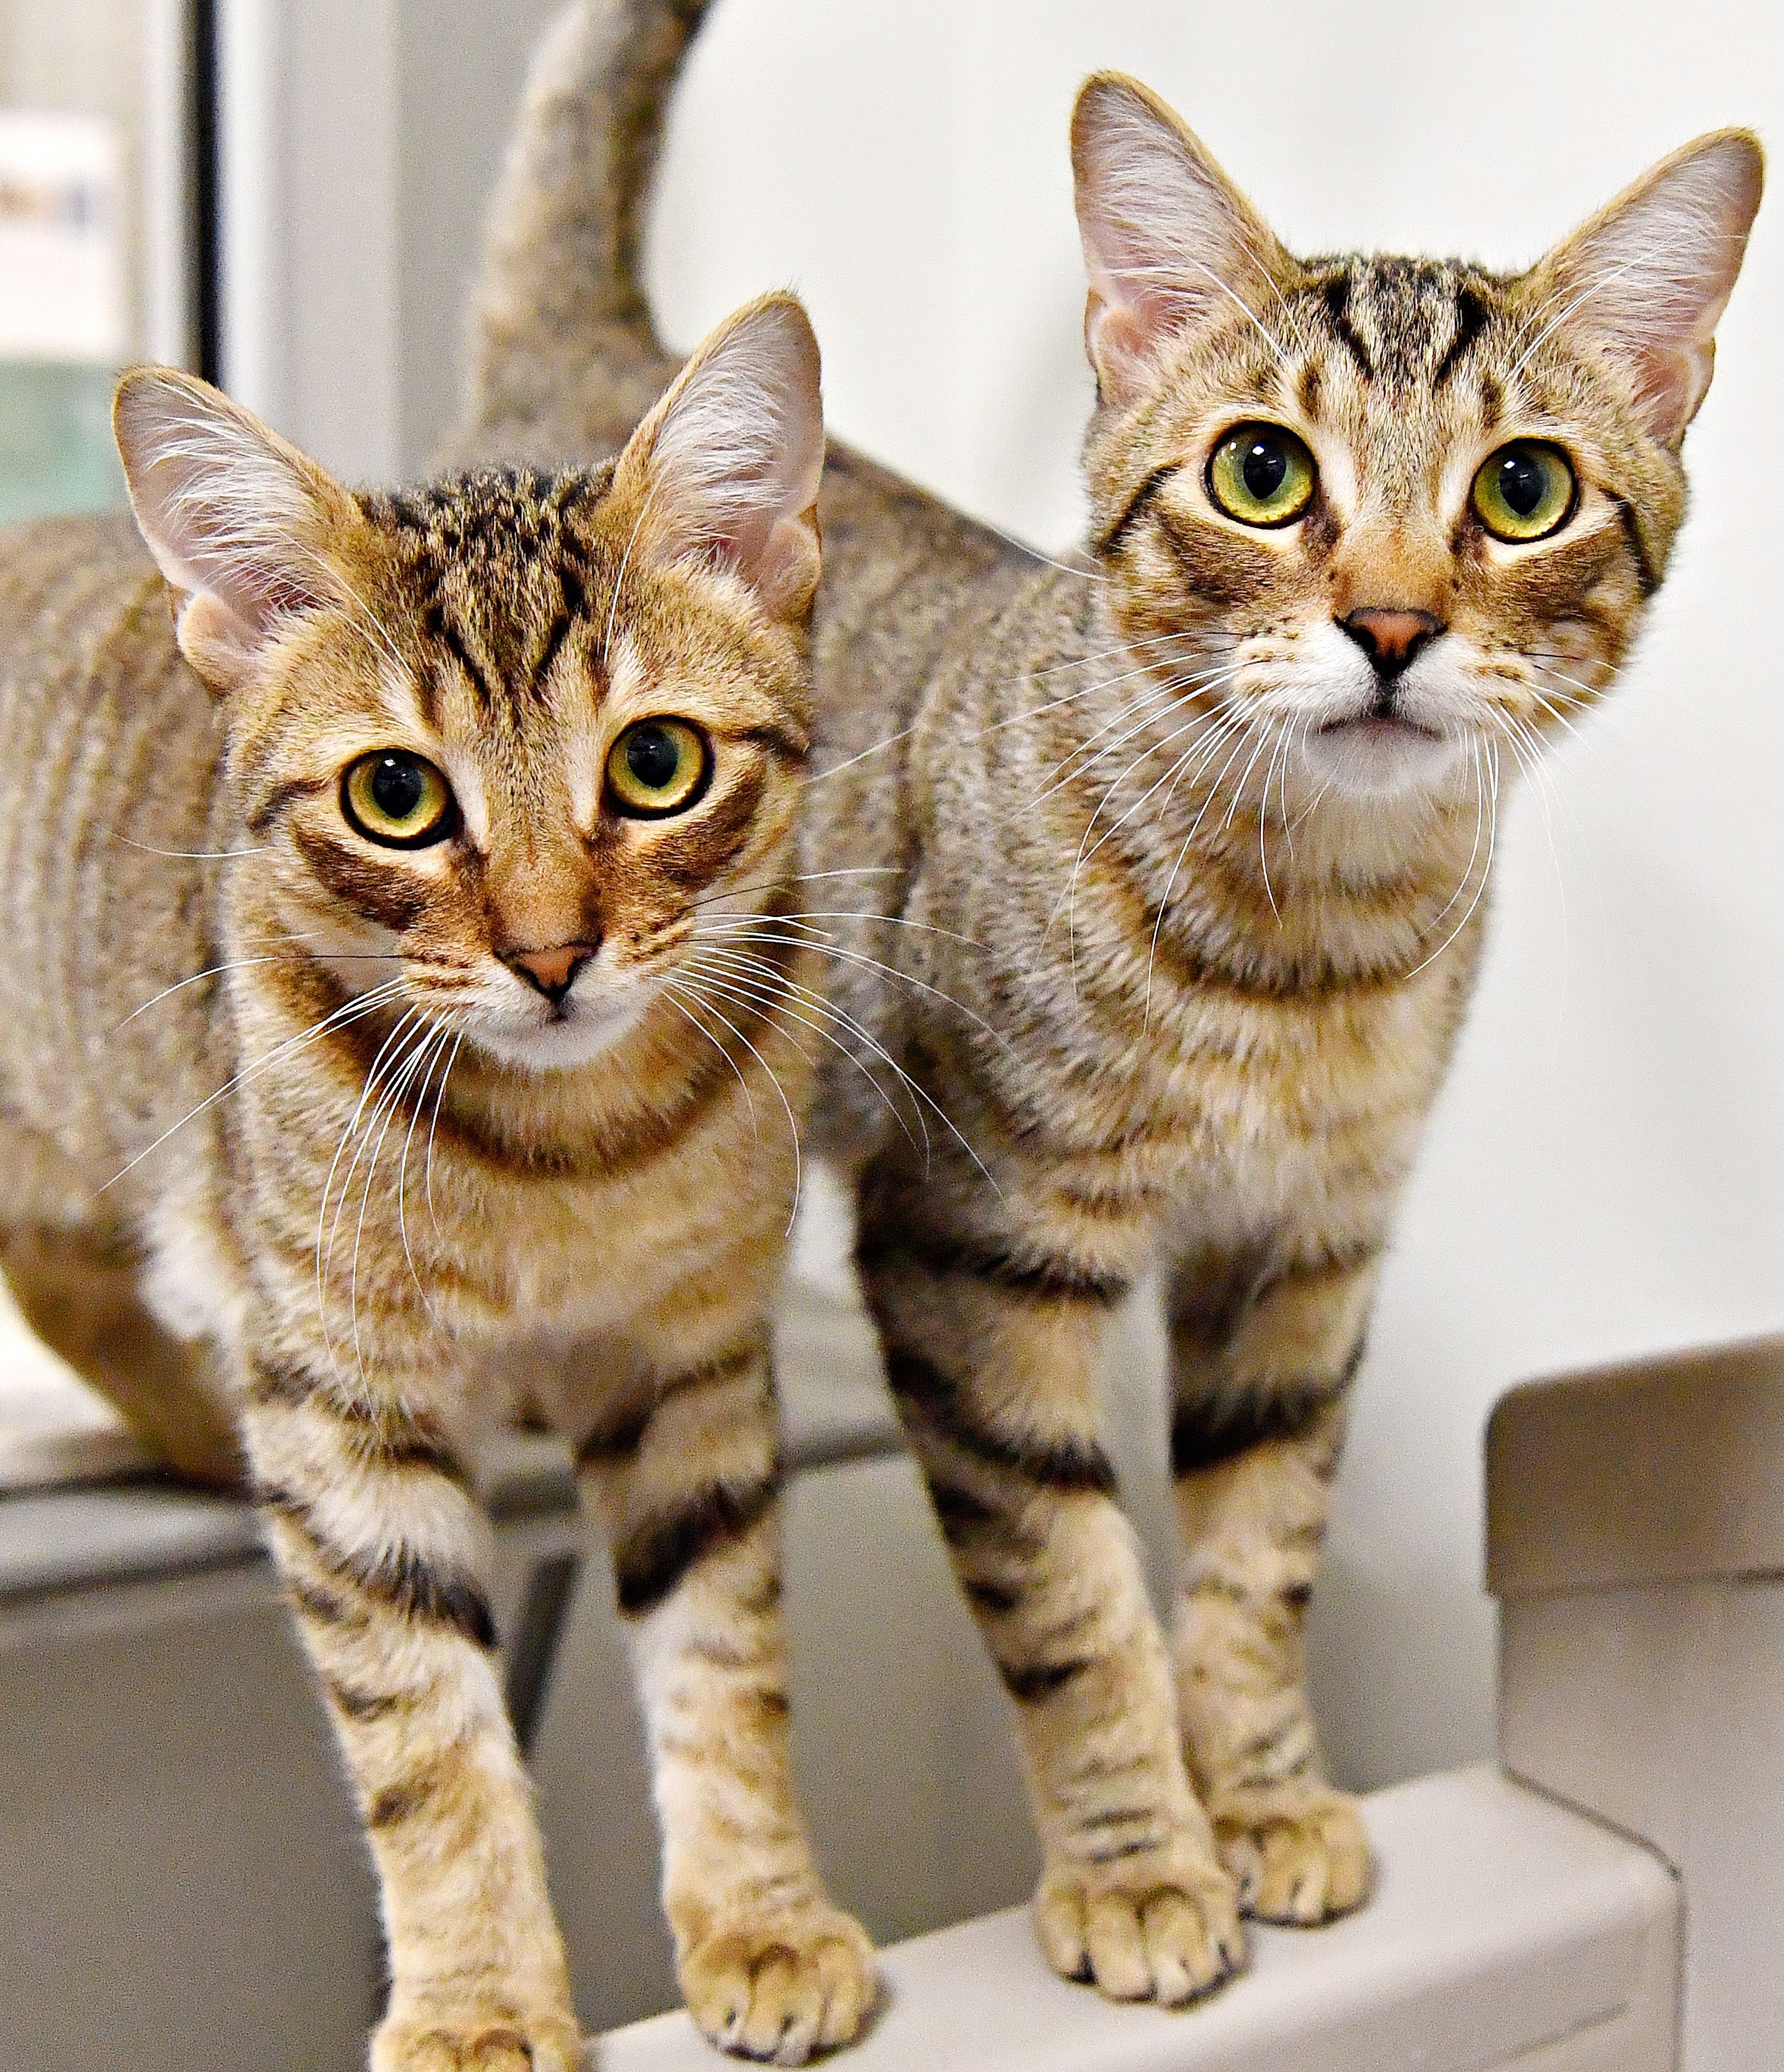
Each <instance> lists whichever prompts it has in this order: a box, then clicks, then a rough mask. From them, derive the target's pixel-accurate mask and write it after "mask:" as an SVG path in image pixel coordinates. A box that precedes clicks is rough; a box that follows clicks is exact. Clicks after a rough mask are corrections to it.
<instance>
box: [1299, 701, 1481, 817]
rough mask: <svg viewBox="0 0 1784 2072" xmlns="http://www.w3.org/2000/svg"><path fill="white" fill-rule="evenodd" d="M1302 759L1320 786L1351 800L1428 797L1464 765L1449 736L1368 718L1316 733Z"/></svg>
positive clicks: (1307, 741) (1304, 748) (1458, 746)
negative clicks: (1413, 796)
mask: <svg viewBox="0 0 1784 2072" xmlns="http://www.w3.org/2000/svg"><path fill="white" fill-rule="evenodd" d="M1301 755H1302V758H1303V760H1304V761H1305V763H1306V764H1307V765H1308V767H1309V771H1310V772H1311V774H1312V775H1313V778H1314V779H1315V781H1316V782H1317V783H1318V784H1320V785H1322V786H1325V787H1330V789H1331V790H1332V791H1339V792H1342V793H1345V794H1346V795H1347V796H1350V797H1351V798H1355V799H1394V798H1399V797H1402V796H1405V795H1406V794H1407V793H1408V792H1417V793H1419V794H1420V796H1429V795H1430V794H1431V793H1433V792H1434V791H1439V790H1441V789H1443V788H1445V787H1446V786H1447V785H1448V784H1449V783H1450V782H1451V781H1452V780H1453V777H1454V775H1455V774H1456V771H1457V767H1458V766H1459V765H1461V764H1462V763H1464V761H1465V759H1464V756H1463V752H1462V744H1461V742H1459V741H1457V740H1456V739H1455V738H1454V737H1453V736H1452V735H1449V734H1437V733H1432V732H1429V731H1428V730H1425V729H1424V728H1423V727H1420V726H1414V725H1412V724H1410V723H1408V722H1406V721H1404V720H1398V719H1391V718H1389V719H1377V718H1372V717H1369V716H1368V715H1367V714H1359V716H1358V717H1356V718H1354V719H1350V720H1343V721H1339V722H1337V723H1336V724H1334V725H1331V726H1324V727H1319V728H1316V729H1314V730H1313V731H1312V732H1311V733H1309V734H1308V736H1307V737H1306V739H1305V742H1304V743H1303V744H1302V747H1301Z"/></svg>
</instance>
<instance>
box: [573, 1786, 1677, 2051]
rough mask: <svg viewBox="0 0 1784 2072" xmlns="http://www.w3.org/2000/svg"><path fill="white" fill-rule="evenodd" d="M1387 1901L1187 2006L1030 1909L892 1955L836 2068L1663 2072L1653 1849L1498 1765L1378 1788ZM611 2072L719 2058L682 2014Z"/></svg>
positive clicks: (1256, 1957) (1673, 1944) (1668, 1889)
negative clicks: (1070, 1956) (1043, 1929)
mask: <svg viewBox="0 0 1784 2072" xmlns="http://www.w3.org/2000/svg"><path fill="white" fill-rule="evenodd" d="M1368 1817H1369V1825H1370V1830H1371V1834H1372V1836H1373V1837H1374V1840H1375V1845H1376V1848H1377V1850H1378V1851H1379V1857H1380V1861H1381V1864H1382V1872H1381V1877H1380V1882H1379V1889H1378V1891H1377V1893H1376V1895H1375V1899H1374V1901H1372V1903H1371V1905H1369V1906H1368V1907H1367V1909H1365V1910H1363V1912H1362V1913H1360V1914H1357V1915H1355V1916H1354V1917H1353V1918H1350V1919H1349V1920H1347V1921H1342V1922H1337V1923H1335V1924H1334V1925H1333V1926H1330V1927H1329V1928H1326V1929H1322V1930H1317V1931H1316V1932H1313V1933H1297V1932H1295V1931H1293V1930H1280V1929H1264V1930H1256V1931H1254V1934H1253V1939H1252V1947H1253V1962H1252V1968H1251V1970H1250V1971H1249V1972H1248V1974H1247V1975H1246V1976H1245V1977H1243V1978H1242V1979H1239V1980H1238V1981H1236V1982H1235V1984H1233V1985H1231V1987H1229V1988H1227V1990H1226V1991H1225V1992H1222V1993H1220V1994H1219V1995H1217V1996H1215V1998H1213V1999H1212V2000H1209V2001H1207V2002H1206V2003H1205V2004H1202V2005H1201V2006H1199V2007H1196V2008H1190V2009H1189V2010H1187V2011H1186V2012H1182V2013H1166V2012H1162V2011H1161V2010H1160V2009H1158V2008H1151V2007H1137V2008H1133V2007H1129V2008H1119V2007H1113V2006H1110V2005H1109V2004H1107V2003H1105V2002H1104V2001H1102V2000H1099V1999H1098V1998H1097V1996H1095V1994H1094V1993H1093V1992H1091V1991H1089V1990H1088V1989H1087V1988H1084V1987H1081V1986H1069V1985H1067V1984H1063V1983H1062V1982H1061V1981H1060V1980H1058V1979H1056V1978H1054V1976H1053V1975H1052V1974H1051V1973H1050V1971H1048V1970H1047V1969H1046V1965H1045V1964H1044V1963H1043V1962H1042V1959H1041V1956H1040V1953H1039V1951H1038V1949H1037V1947H1036V1946H1035V1943H1034V1937H1033V1934H1032V1933H1031V1931H1030V1926H1029V1922H1028V1917H1027V1915H1026V1912H1025V1911H1024V1910H1021V1909H1017V1910H1012V1911H1011V1912H1009V1913H1006V1914H993V1915H992V1916H990V1917H989V1918H986V1919H984V1920H982V1921H973V1922H966V1923H965V1924H964V1925H963V1926H959V1927H956V1928H948V1929H943V1930H941V1931H940V1932H939V1933H938V1934H933V1935H926V1936H923V1937H921V1938H919V1939H917V1940H915V1941H914V1942H906V1943H904V1944H902V1945H901V1946H900V1947H898V1948H896V1949H893V1950H889V1951H886V1953H885V1954H884V1957H883V1959H882V1971H883V1975H884V1977H885V1979H886V1987H887V1995H886V2006H885V2008H884V2011H883V2012H882V2015H881V2016H880V2018H879V2020H878V2023H877V2024H876V2025H875V2027H874V2029H873V2031H872V2033H870V2034H869V2036H868V2037H867V2038H866V2039H865V2041H863V2042H862V2043H861V2044H860V2045H857V2046H856V2047H855V2048H854V2049H852V2050H850V2051H849V2052H848V2053H845V2054H844V2055H842V2056H841V2057H839V2058H837V2060H836V2061H835V2062H836V2064H837V2067H838V2072H841V2068H842V2067H844V2066H846V2067H847V2068H848V2072H952V2068H956V2067H958V2068H960V2072H967V2068H971V2072H1401V2069H1402V2068H1405V2072H1412V2068H1415V2067H1416V2068H1417V2072H1493V2068H1495V2067H1498V2066H1505V2065H1511V2064H1514V2063H1515V2065H1516V2066H1517V2067H1518V2072H1663V2068H1666V2067H1670V2066H1671V2063H1672V2056H1671V2049H1672V2037H1673V2025H1674V2005H1673V2002H1674V1993H1675V1975H1676V1968H1677V1963H1678V1922H1679V1900H1678V1893H1677V1888H1676V1886H1675V1883H1674V1881H1673V1880H1672V1878H1671V1877H1670V1876H1669V1875H1668V1873H1667V1872H1666V1871H1665V1870H1664V1869H1663V1868H1662V1867H1661V1865H1660V1864H1659V1862H1658V1861H1657V1860H1655V1858H1654V1857H1653V1856H1650V1854H1649V1853H1648V1852H1646V1850H1644V1849H1642V1848H1638V1847H1637V1846H1636V1845H1635V1844H1632V1843H1630V1842H1627V1841H1625V1840H1622V1838H1621V1837H1620V1836H1616V1835H1613V1834H1612V1833H1611V1832H1610V1831H1609V1830H1607V1829H1605V1828H1603V1827H1598V1826H1597V1825H1596V1824H1595V1823H1592V1822H1590V1821H1588V1820H1585V1819H1581V1818H1580V1817H1579V1816H1577V1815H1574V1814H1572V1813H1570V1812H1568V1811H1564V1809H1562V1808H1561V1807H1557V1806H1556V1805H1554V1804H1552V1803H1551V1802H1550V1801H1548V1799H1543V1798H1540V1797H1539V1796H1538V1795H1537V1794H1535V1793H1533V1792H1531V1791H1528V1790H1525V1789H1523V1787H1522V1786H1518V1785H1515V1784H1513V1783H1511V1782H1508V1781H1507V1779H1506V1778H1503V1777H1502V1776H1501V1775H1500V1774H1499V1773H1498V1771H1496V1770H1491V1769H1486V1768H1482V1769H1477V1770H1461V1771H1456V1772H1452V1773H1449V1774H1445V1775H1443V1776H1438V1777H1431V1778H1422V1779H1420V1781H1419V1782H1416V1783H1413V1784H1409V1785H1404V1786H1400V1787H1398V1788H1397V1789H1396V1790H1391V1791H1385V1792H1381V1793H1378V1794H1376V1795H1375V1797H1374V1798H1373V1799H1371V1800H1370V1801H1369V1803H1368ZM722 2062H725V2061H723V2060H721V2058H718V2057H717V2054H716V2053H714V2052H713V2051H712V2050H711V2049H709V2047H708V2046H707V2045H706V2044H705V2042H704V2041H702V2040H701V2037H699V2036H698V2034H697V2033H696V2031H695V2030H694V2029H693V2025H692V2024H691V2023H690V2022H689V2020H688V2018H687V2016H685V2015H681V2014H675V2015H664V2016H659V2017H658V2018H657V2019H656V2020H655V2021H647V2022H640V2023H639V2024H637V2025H635V2026H633V2027H631V2028H630V2029H623V2030H621V2031H619V2032H618V2033H615V2034H614V2035H611V2036H610V2037H607V2038H606V2040H605V2041H604V2043H603V2045H602V2049H601V2051H600V2053H599V2056H598V2063H599V2065H600V2066H601V2069H602V2072H715V2068H716V2067H717V2066H719V2065H720V2064H721V2063H722Z"/></svg>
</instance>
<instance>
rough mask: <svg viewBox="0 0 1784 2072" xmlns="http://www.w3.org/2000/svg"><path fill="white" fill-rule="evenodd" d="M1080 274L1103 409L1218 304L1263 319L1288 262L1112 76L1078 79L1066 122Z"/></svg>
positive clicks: (1170, 131) (1154, 108)
mask: <svg viewBox="0 0 1784 2072" xmlns="http://www.w3.org/2000/svg"><path fill="white" fill-rule="evenodd" d="M1071 167H1072V175H1073V179H1074V181H1075V186H1076V191H1077V204H1078V228H1079V232H1080V233H1081V234H1082V236H1083V240H1084V264H1085V266H1086V267H1087V269H1088V272H1089V274H1090V301H1089V303H1088V305H1087V307H1086V310H1085V312H1084V343H1085V346H1086V348H1087V351H1088V352H1089V354H1090V360H1091V366H1092V367H1094V368H1095V370H1096V380H1097V388H1098V391H1099V393H1100V395H1101V397H1102V399H1103V401H1104V402H1105V403H1112V404H1114V405H1116V406H1117V407H1118V408H1119V407H1121V406H1124V405H1127V404H1128V403H1132V402H1134V401H1137V400H1138V398H1139V397H1141V396H1143V395H1144V394H1145V393H1146V392H1147V391H1148V389H1150V388H1151V387H1152V385H1153V381H1154V380H1155V378H1156V376H1157V371H1158V365H1159V362H1160V360H1161V357H1162V356H1163V355H1164V352H1165V348H1166V347H1168V346H1169V343H1171V341H1172V340H1173V339H1174V338H1175V337H1176V336H1177V335H1178V333H1179V332H1181V331H1182V330H1183V329H1184V327H1186V325H1188V324H1190V323H1193V322H1194V320H1195V319H1197V318H1198V317H1200V316H1202V315H1206V314H1207V313H1209V312H1210V311H1211V310H1214V309H1215V308H1217V307H1221V306H1223V307H1225V308H1226V309H1227V310H1232V309H1234V308H1235V307H1237V308H1239V309H1242V310H1245V311H1246V312H1248V314H1249V315H1251V316H1252V319H1253V320H1254V321H1255V322H1257V323H1263V322H1264V320H1265V319H1264V310H1265V309H1266V308H1267V307H1268V304H1269V302H1271V301H1272V299H1273V298H1274V293H1275V287H1276V282H1278V281H1280V279H1281V278H1282V277H1283V276H1284V275H1285V273H1286V272H1287V271H1288V269H1289V265H1290V263H1291V262H1290V261H1289V258H1288V256H1287V254H1286V253H1285V252H1284V251H1283V249H1282V247H1281V246H1280V245H1279V244H1278V243H1277V242H1276V237H1275V236H1274V235H1273V234H1272V232H1271V230H1270V228H1269V226H1268V224H1266V223H1265V222H1264V219H1263V218H1262V217H1261V216H1260V215H1259V214H1258V212H1257V211H1256V209H1255V208H1252V205H1251V203H1249V202H1248V200H1247V199H1245V197H1244V195H1242V194H1241V193H1240V192H1239V190H1238V188H1237V187H1235V186H1234V185H1233V183H1232V182H1231V180H1229V179H1227V175H1225V174H1224V173H1223V172H1222V171H1221V170H1220V168H1219V166H1217V165H1216V164H1215V162H1214V160H1213V158H1211V157H1210V156H1209V154H1208V153H1207V151H1206V149H1205V148H1204V147H1203V146H1202V143H1201V142H1199V140H1198V138H1195V137H1194V136H1193V135H1191V134H1190V131H1189V130H1188V129H1186V128H1185V126H1184V125H1183V124H1182V121H1180V120H1179V119H1178V117H1177V115H1176V114H1175V113H1174V112H1173V111H1172V110H1171V109H1169V108H1168V107H1167V106H1166V105H1165V103H1164V102H1163V101H1161V100H1160V99H1159V98H1158V97H1157V94H1155V93H1153V92H1151V90H1150V89H1149V88H1146V87H1144V86H1142V85H1141V84H1140V82H1139V81H1138V80H1134V79H1128V78H1127V77H1126V76H1124V74H1122V73H1120V72H1098V73H1097V74H1096V75H1095V77H1094V78H1092V79H1091V80H1087V81H1086V83H1085V84H1084V87H1083V91H1082V92H1081V93H1079V96H1078V105H1077V106H1076V108H1075V109H1073V111H1072V117H1071Z"/></svg>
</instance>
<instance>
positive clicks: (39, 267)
mask: <svg viewBox="0 0 1784 2072" xmlns="http://www.w3.org/2000/svg"><path fill="white" fill-rule="evenodd" d="M123 183H124V153H123V147H122V145H121V142H120V140H119V138H118V135H117V131H116V129H113V126H112V125H111V124H110V123H109V122H106V121H102V120H101V119H100V118H99V117H96V116H90V115H63V114H50V113H39V112H38V111H36V110H33V109H0V359H7V360H74V361H87V362H97V363H99V364H104V365H107V366H115V365H116V364H117V363H118V362H119V361H120V360H122V359H123V358H124V357H125V352H126V350H127V344H128V333H127V323H128V316H127V294H126V289H125V252H124V210H123Z"/></svg>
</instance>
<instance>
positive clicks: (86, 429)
mask: <svg viewBox="0 0 1784 2072" xmlns="http://www.w3.org/2000/svg"><path fill="white" fill-rule="evenodd" d="M116 378H117V377H116V376H115V375H114V374H113V371H112V370H111V369H110V368H105V367H91V366H82V365H80V364H74V363H70V362H66V361H60V362H59V361H52V360H0V524H4V525H10V524H15V523H17V522H18V520H21V519H25V518H41V517H44V516H47V515H49V514H50V513H51V512H64V511H111V510H115V509H117V508H118V507H119V506H120V505H121V504H122V503H123V501H124V477H123V474H122V471H121V470H120V468H119V467H118V464H117V448H116V447H115V446H113V443H112V424H111V404H112V384H113V381H114V380H116Z"/></svg>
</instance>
